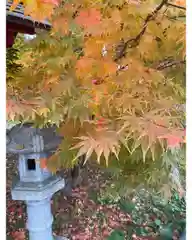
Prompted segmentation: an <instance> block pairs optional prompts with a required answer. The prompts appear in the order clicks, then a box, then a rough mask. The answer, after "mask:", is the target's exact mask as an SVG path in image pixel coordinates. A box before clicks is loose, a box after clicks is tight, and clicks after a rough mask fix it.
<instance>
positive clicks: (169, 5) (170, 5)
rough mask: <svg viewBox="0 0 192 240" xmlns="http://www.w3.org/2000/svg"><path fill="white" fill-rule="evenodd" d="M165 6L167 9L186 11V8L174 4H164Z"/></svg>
mask: <svg viewBox="0 0 192 240" xmlns="http://www.w3.org/2000/svg"><path fill="white" fill-rule="evenodd" d="M166 5H167V6H168V7H174V8H179V9H182V10H186V7H183V6H179V5H176V4H172V3H166Z"/></svg>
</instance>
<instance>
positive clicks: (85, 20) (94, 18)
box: [76, 8, 101, 28]
mask: <svg viewBox="0 0 192 240" xmlns="http://www.w3.org/2000/svg"><path fill="white" fill-rule="evenodd" d="M100 22H101V13H100V11H98V10H97V9H95V8H92V9H87V10H82V11H80V12H79V15H78V16H77V17H76V23H77V24H78V25H80V26H82V27H84V28H88V27H93V26H95V25H99V24H100Z"/></svg>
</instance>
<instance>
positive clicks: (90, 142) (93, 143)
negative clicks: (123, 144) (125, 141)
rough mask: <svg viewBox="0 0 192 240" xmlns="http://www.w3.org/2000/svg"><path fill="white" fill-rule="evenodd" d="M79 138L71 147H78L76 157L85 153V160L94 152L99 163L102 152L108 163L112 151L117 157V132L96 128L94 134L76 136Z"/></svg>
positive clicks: (118, 144) (118, 145) (118, 146)
mask: <svg viewBox="0 0 192 240" xmlns="http://www.w3.org/2000/svg"><path fill="white" fill-rule="evenodd" d="M77 139H79V140H80V142H79V143H78V144H76V145H75V146H74V147H72V149H79V152H78V154H77V156H76V158H78V157H80V156H82V155H85V156H86V158H85V162H86V161H87V160H88V159H89V158H90V157H91V155H92V153H93V152H95V153H96V155H97V162H98V163H100V158H101V155H102V154H103V155H104V157H105V160H106V165H108V160H109V155H110V153H111V152H112V153H114V154H115V156H116V158H118V154H119V150H120V143H119V138H118V134H117V133H116V132H113V131H109V130H106V129H103V128H102V129H97V130H96V132H95V134H94V135H92V136H91V135H89V136H82V137H79V138H77Z"/></svg>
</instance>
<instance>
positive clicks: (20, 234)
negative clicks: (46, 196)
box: [7, 157, 185, 240]
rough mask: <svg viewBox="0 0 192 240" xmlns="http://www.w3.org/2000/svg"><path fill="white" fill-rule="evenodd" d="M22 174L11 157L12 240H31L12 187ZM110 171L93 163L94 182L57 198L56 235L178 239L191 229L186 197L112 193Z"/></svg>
mask: <svg viewBox="0 0 192 240" xmlns="http://www.w3.org/2000/svg"><path fill="white" fill-rule="evenodd" d="M16 173H17V171H16V161H15V160H14V158H13V157H9V158H8V160H7V239H8V240H23V239H26V240H27V239H28V236H27V233H26V228H25V225H26V208H25V204H24V202H20V201H12V200H11V195H10V187H11V184H12V180H13V176H14V175H15V174H16ZM109 184H110V178H109V175H108V174H106V173H105V172H103V171H101V170H100V169H98V168H96V167H93V166H90V167H89V170H88V182H87V183H86V184H84V185H83V186H81V187H79V188H76V189H75V190H74V191H73V193H72V196H71V197H68V198H66V197H65V196H64V194H63V192H62V191H60V192H59V193H57V194H55V196H54V197H53V201H52V209H53V213H54V224H53V229H54V233H55V234H58V235H62V236H66V237H68V238H69V239H70V240H104V239H106V240H131V239H134V240H139V239H146V240H153V239H154V240H155V239H158V240H159V239H162V240H172V239H173V240H177V239H179V234H180V233H181V232H182V231H183V229H184V228H185V201H184V199H180V198H179V196H178V195H177V194H176V193H175V194H173V197H172V200H171V201H169V202H163V201H162V199H160V198H157V197H154V196H152V195H151V194H149V193H148V192H146V191H143V190H142V191H140V192H138V194H136V195H135V196H134V197H133V198H132V201H130V200H129V201H128V200H127V199H125V198H120V197H113V196H110V195H107V194H106V191H105V189H106V186H109Z"/></svg>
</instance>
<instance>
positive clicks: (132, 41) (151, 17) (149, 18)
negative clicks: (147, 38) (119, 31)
mask: <svg viewBox="0 0 192 240" xmlns="http://www.w3.org/2000/svg"><path fill="white" fill-rule="evenodd" d="M167 2H168V0H162V2H161V3H160V4H159V5H158V6H157V7H156V9H155V10H154V11H153V12H152V13H150V14H148V16H147V17H146V19H145V21H144V24H143V28H142V30H141V31H140V32H139V34H138V35H137V36H136V37H134V38H131V39H128V40H127V41H126V42H123V44H121V49H120V50H119V51H118V53H117V56H116V58H115V61H117V60H119V59H121V58H122V57H124V55H125V51H126V48H127V47H130V48H131V47H135V46H137V45H138V44H139V41H140V39H141V37H142V36H143V35H144V33H145V31H146V29H147V24H148V23H149V22H150V21H152V20H154V19H155V17H156V15H157V13H158V12H159V11H160V10H161V9H162V8H163V6H165V5H166V4H167Z"/></svg>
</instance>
